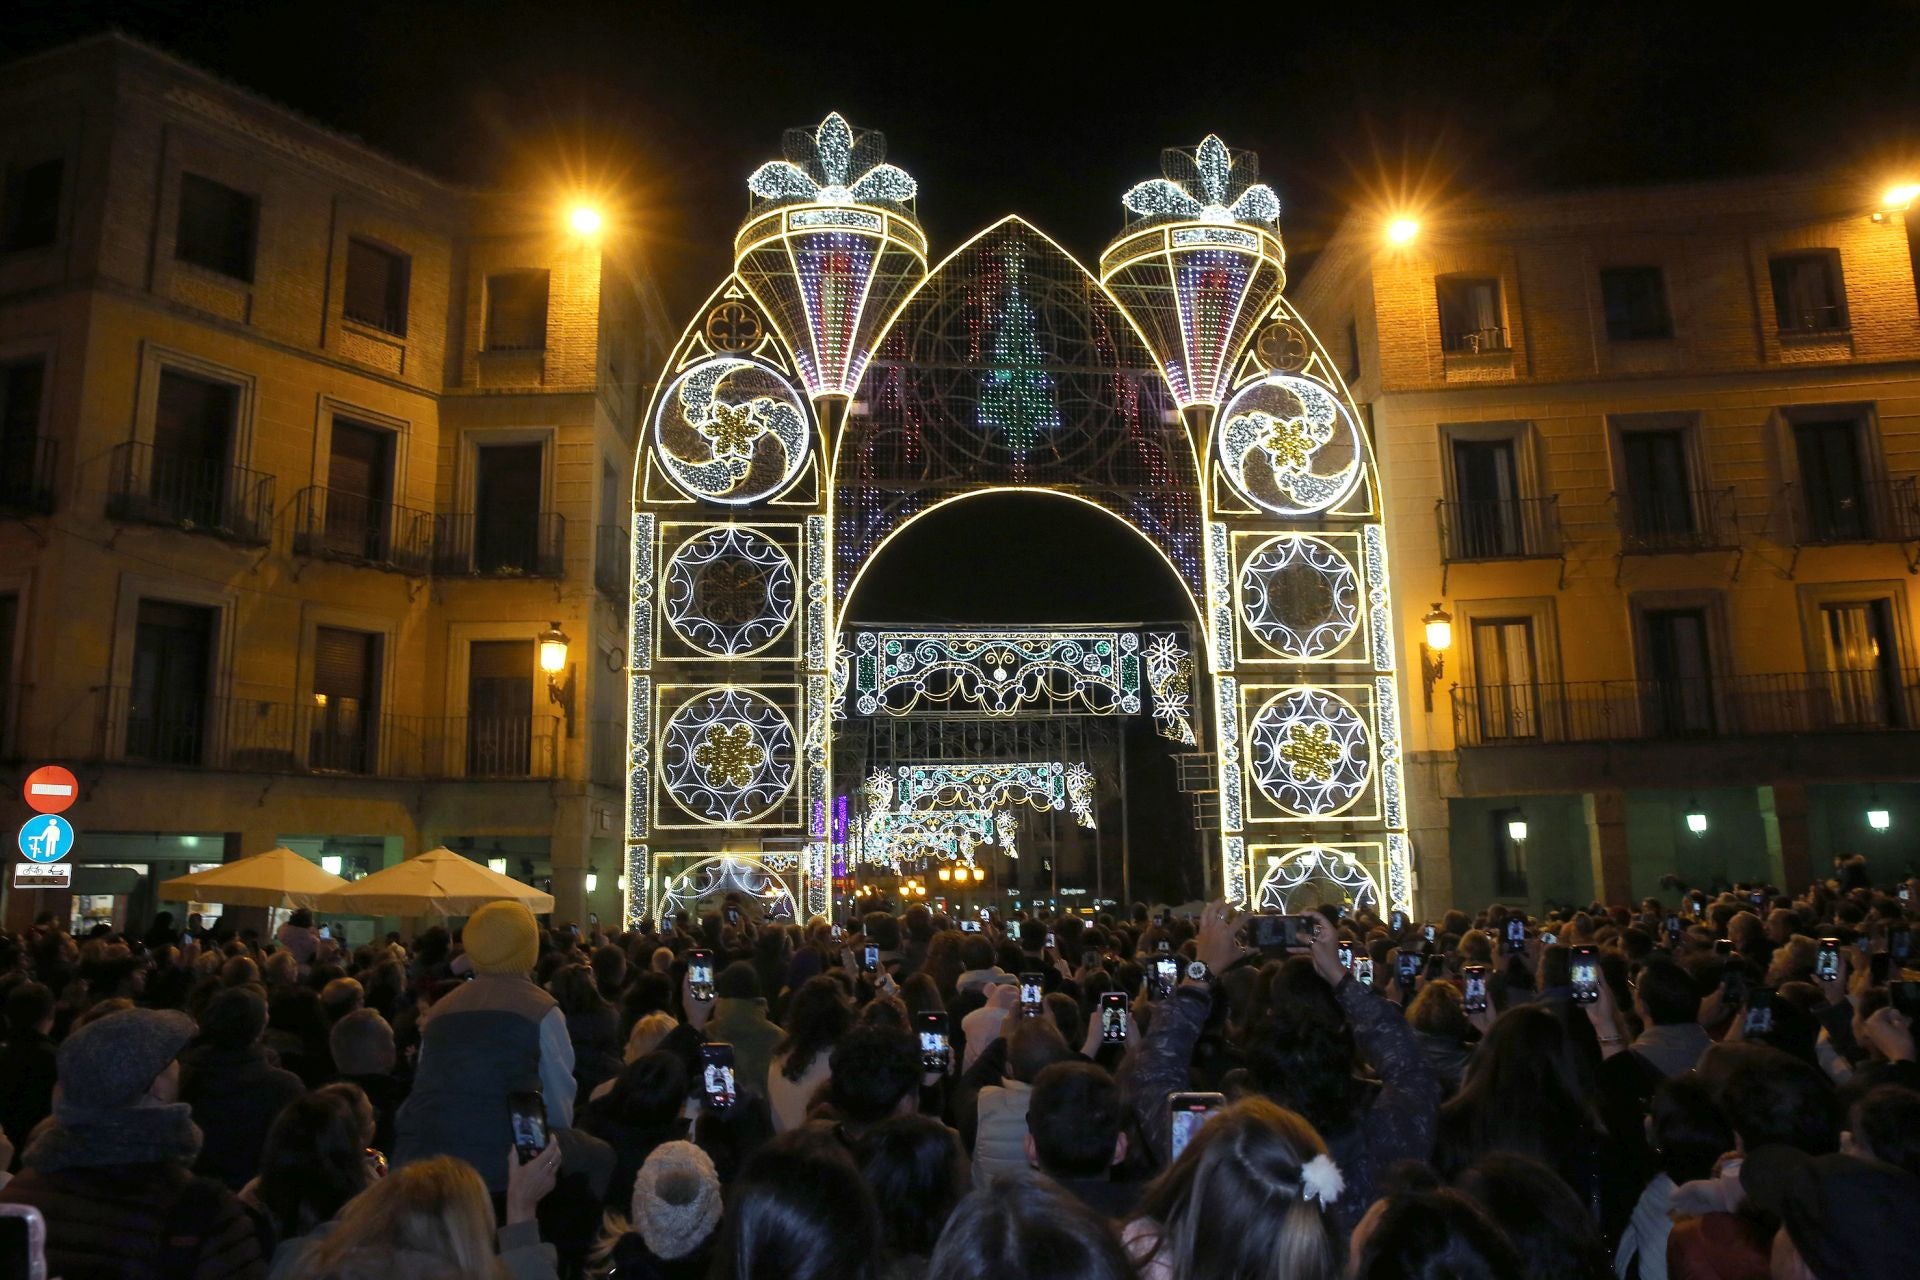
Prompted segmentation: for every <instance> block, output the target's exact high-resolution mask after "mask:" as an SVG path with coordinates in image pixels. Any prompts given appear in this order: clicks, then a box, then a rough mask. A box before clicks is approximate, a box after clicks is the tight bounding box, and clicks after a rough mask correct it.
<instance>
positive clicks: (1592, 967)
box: [1573, 947, 1600, 1004]
mask: <svg viewBox="0 0 1920 1280" xmlns="http://www.w3.org/2000/svg"><path fill="white" fill-rule="evenodd" d="M1599 1000H1600V953H1599V952H1598V951H1597V950H1595V949H1594V948H1593V947H1575V948H1574V949H1573V1002H1574V1003H1575V1004H1597V1003H1599Z"/></svg>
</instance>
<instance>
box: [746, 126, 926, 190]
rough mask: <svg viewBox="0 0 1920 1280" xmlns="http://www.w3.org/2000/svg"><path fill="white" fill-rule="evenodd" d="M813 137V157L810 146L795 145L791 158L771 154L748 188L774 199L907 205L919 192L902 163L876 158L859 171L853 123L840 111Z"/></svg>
mask: <svg viewBox="0 0 1920 1280" xmlns="http://www.w3.org/2000/svg"><path fill="white" fill-rule="evenodd" d="M789 136H790V137H791V136H792V135H789ZM800 137H801V138H803V139H804V138H805V137H806V135H805V134H804V133H801V134H800ZM811 142H812V148H811V149H812V151H813V155H812V156H811V157H810V158H809V157H807V156H805V154H804V151H805V148H793V147H789V149H788V153H787V154H788V156H789V157H790V158H789V159H786V160H769V161H767V163H765V164H763V165H761V166H760V167H759V168H758V169H755V170H754V171H753V173H752V175H751V176H749V177H748V178H747V190H749V191H751V192H753V194H754V195H756V196H758V197H759V198H760V199H762V200H765V201H767V202H768V203H770V204H794V203H807V204H838V205H848V204H870V205H904V204H906V203H907V202H908V201H909V200H912V199H913V198H914V196H915V195H916V194H918V192H919V185H918V184H917V183H915V182H914V180H913V177H912V175H910V174H908V173H907V171H906V170H905V169H902V168H900V167H899V166H897V165H891V164H876V165H873V166H871V167H869V168H867V169H866V170H864V171H863V172H861V173H859V174H857V175H856V174H854V173H853V172H852V170H853V160H854V151H855V141H854V134H853V126H852V125H849V124H848V123H847V120H846V117H845V116H843V115H841V114H840V113H839V112H838V111H835V112H832V113H831V114H829V115H828V116H827V118H826V119H825V120H822V121H821V122H820V127H819V128H818V129H815V130H814V131H813V137H812V139H811ZM796 150H798V151H800V153H801V154H800V155H798V156H797V157H796V156H795V152H796ZM796 160H797V162H796Z"/></svg>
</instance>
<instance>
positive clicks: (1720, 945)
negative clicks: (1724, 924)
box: [1713, 938, 1733, 956]
mask: <svg viewBox="0 0 1920 1280" xmlns="http://www.w3.org/2000/svg"><path fill="white" fill-rule="evenodd" d="M1713 954H1715V955H1717V956H1730V955H1732V954H1733V939H1732V938H1715V939H1714V940H1713Z"/></svg>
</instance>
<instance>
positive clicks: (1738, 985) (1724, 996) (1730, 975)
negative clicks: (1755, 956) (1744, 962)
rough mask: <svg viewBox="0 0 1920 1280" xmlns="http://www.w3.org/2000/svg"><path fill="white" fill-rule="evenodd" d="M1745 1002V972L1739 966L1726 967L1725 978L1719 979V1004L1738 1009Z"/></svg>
mask: <svg viewBox="0 0 1920 1280" xmlns="http://www.w3.org/2000/svg"><path fill="white" fill-rule="evenodd" d="M1746 1002H1747V971H1746V969H1745V968H1744V967H1742V966H1741V965H1737V964H1735V965H1728V966H1727V972H1726V976H1725V977H1723V978H1721V979H1720V1003H1721V1004H1722V1005H1725V1006H1730V1007H1732V1008H1735V1009H1737V1008H1739V1007H1740V1006H1741V1005H1743V1004H1745V1003H1746Z"/></svg>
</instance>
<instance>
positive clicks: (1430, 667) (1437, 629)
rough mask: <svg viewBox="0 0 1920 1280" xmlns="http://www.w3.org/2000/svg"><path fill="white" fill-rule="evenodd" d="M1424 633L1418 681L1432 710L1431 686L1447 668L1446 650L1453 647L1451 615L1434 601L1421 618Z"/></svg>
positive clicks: (1428, 707)
mask: <svg viewBox="0 0 1920 1280" xmlns="http://www.w3.org/2000/svg"><path fill="white" fill-rule="evenodd" d="M1421 622H1422V623H1423V624H1425V626H1426V634H1425V636H1424V637H1423V638H1422V640H1421V642H1420V681H1421V685H1422V686H1423V689H1424V692H1425V693H1426V699H1427V710H1429V711H1431V710H1433V686H1434V685H1436V684H1438V683H1440V677H1441V675H1442V674H1443V673H1445V671H1446V669H1447V657H1446V654H1447V650H1449V649H1451V648H1453V615H1452V614H1450V613H1448V612H1447V611H1446V610H1445V609H1442V608H1441V607H1440V605H1439V603H1438V602H1435V604H1434V606H1433V608H1432V609H1429V610H1428V611H1427V616H1426V617H1425V618H1423V619H1421Z"/></svg>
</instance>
